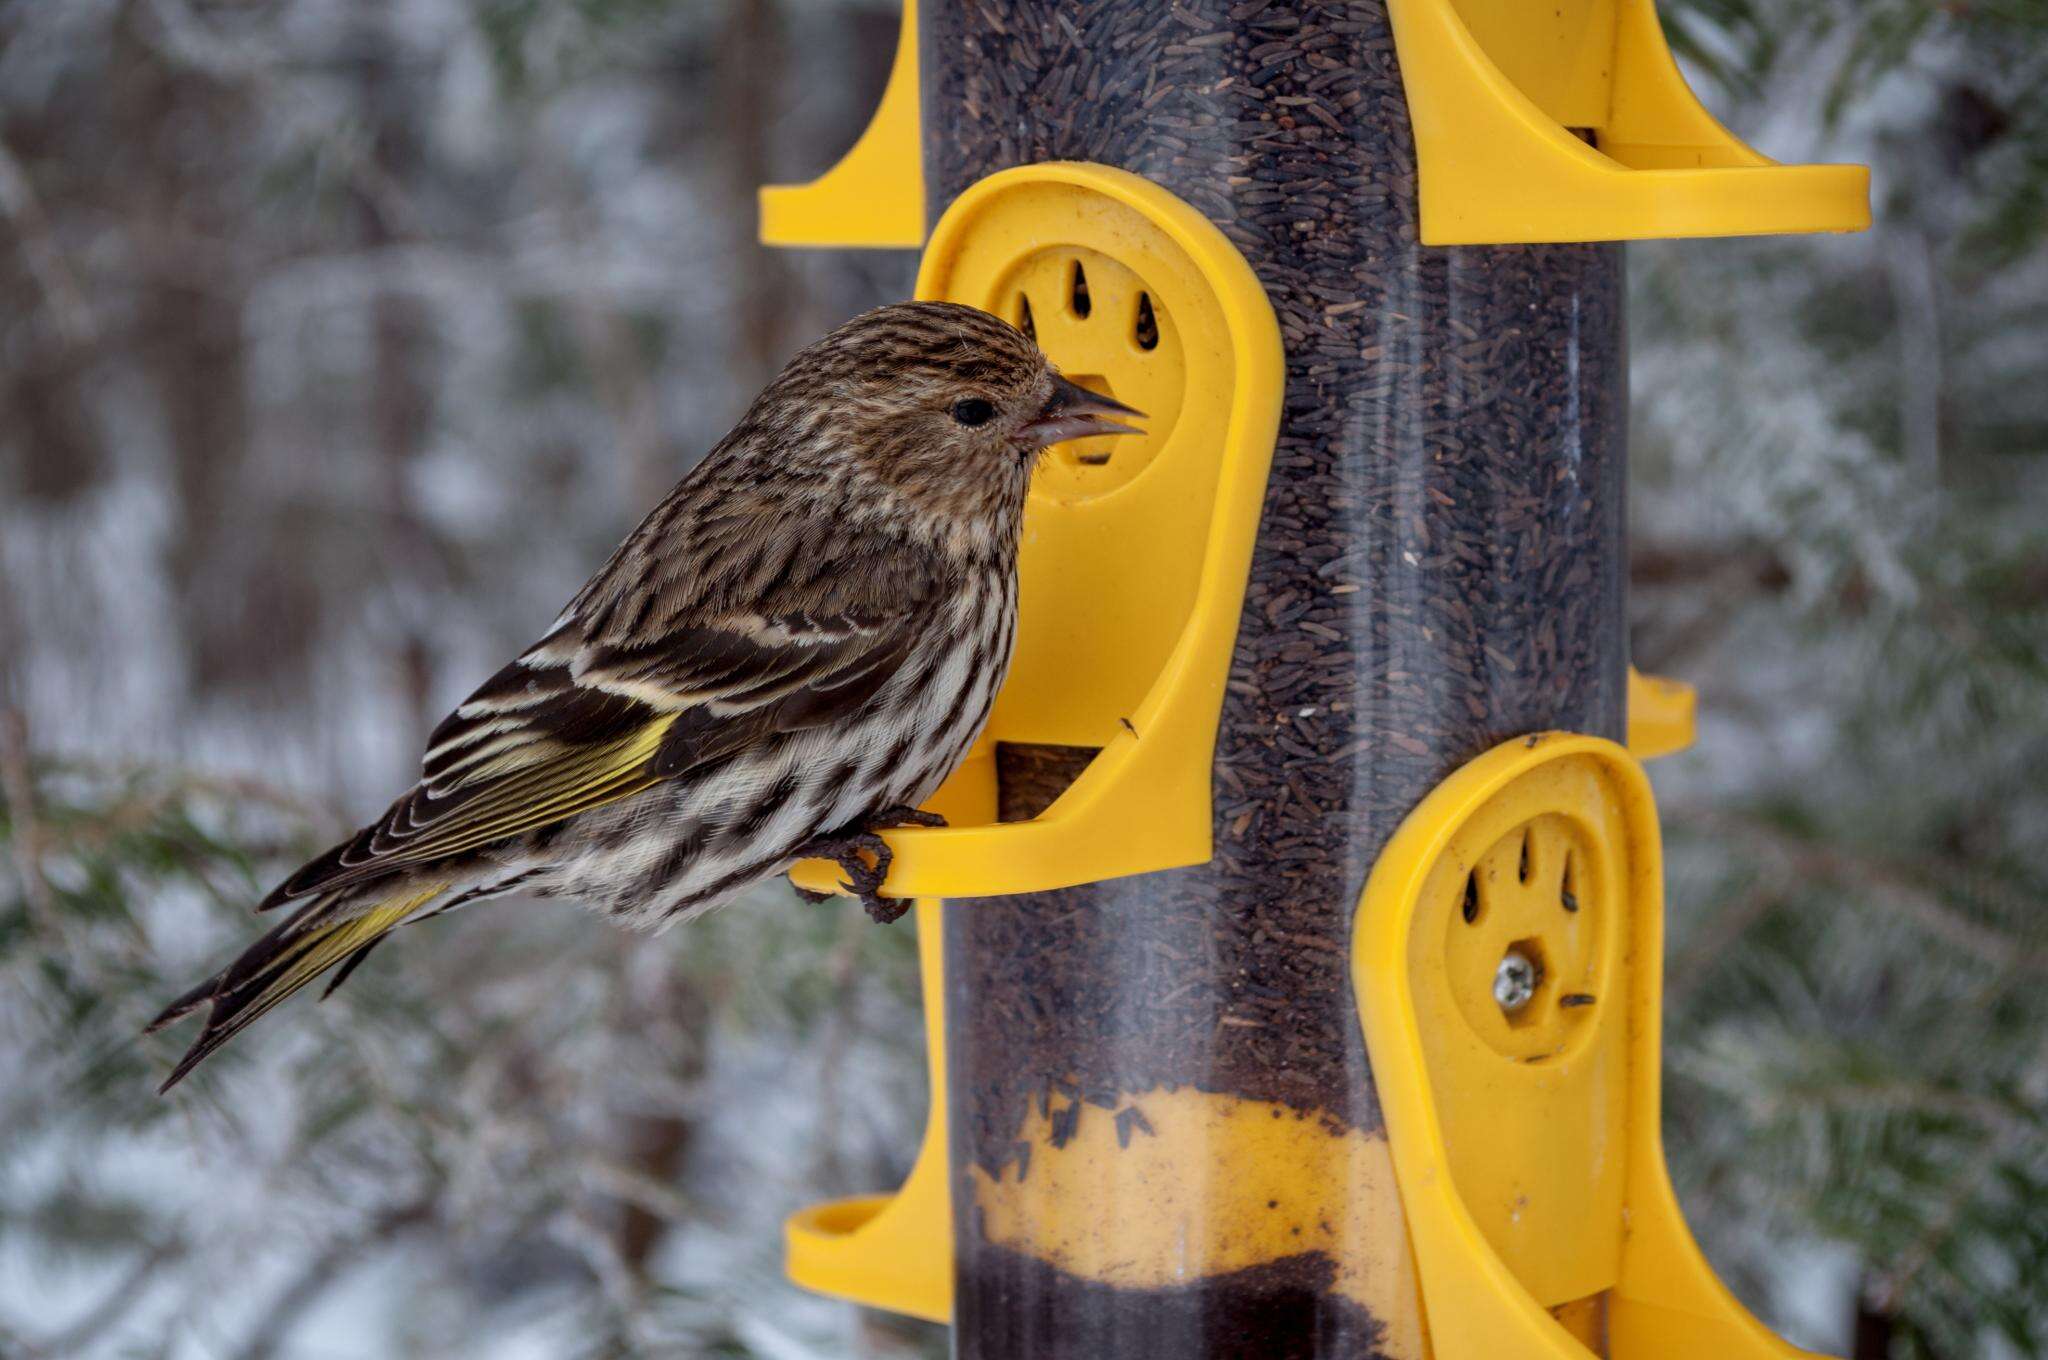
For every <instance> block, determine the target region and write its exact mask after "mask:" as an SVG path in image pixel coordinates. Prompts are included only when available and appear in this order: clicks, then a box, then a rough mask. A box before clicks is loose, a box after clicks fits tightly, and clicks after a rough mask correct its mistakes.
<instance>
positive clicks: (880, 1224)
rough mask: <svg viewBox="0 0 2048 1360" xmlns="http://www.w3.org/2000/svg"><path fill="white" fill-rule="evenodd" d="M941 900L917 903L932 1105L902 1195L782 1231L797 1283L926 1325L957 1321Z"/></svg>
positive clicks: (817, 1208) (822, 1207)
mask: <svg viewBox="0 0 2048 1360" xmlns="http://www.w3.org/2000/svg"><path fill="white" fill-rule="evenodd" d="M940 910H941V907H940V905H939V903H937V902H920V903H918V904H917V953H918V961H919V973H920V974H921V976H922V978H923V981H924V1038H925V1054H926V1059H925V1060H926V1063H927V1065H928V1066H929V1068H930V1071H931V1093H932V1097H931V1108H930V1110H929V1111H928V1112H927V1114H926V1115H925V1126H924V1141H923V1142H922V1143H921V1144H919V1145H918V1149H917V1161H916V1163H915V1164H914V1165H913V1166H912V1167H911V1169H910V1175H909V1177H908V1178H907V1179H906V1180H905V1181H904V1182H903V1188H902V1189H900V1190H898V1191H897V1192H896V1193H895V1194H893V1195H862V1196H859V1197H857V1198H854V1199H837V1200H831V1201H828V1202H827V1203H824V1204H814V1205H812V1206H811V1207H810V1208H808V1209H805V1210H803V1211H801V1212H799V1213H797V1214H794V1215H792V1216H791V1217H790V1218H789V1220H788V1221H787V1222H786V1223H785V1224H784V1225H783V1242H784V1245H785V1248H786V1254H785V1258H784V1260H785V1265H786V1267H787V1269H788V1271H789V1278H790V1279H792V1280H794V1281H795V1282H796V1283H798V1284H800V1285H802V1286H803V1287H804V1288H806V1289H814V1290H816V1291H817V1292H818V1293H820V1294H831V1295H834V1296H835V1297H838V1298H842V1299H852V1300H853V1301H854V1302H855V1303H864V1304H866V1305H867V1306H868V1307H870V1308H885V1309H887V1310H888V1311H890V1312H892V1313H907V1314H909V1315H910V1316H911V1317H919V1318H923V1319H925V1320H926V1321H927V1322H950V1321H952V1318H953V1195H952V1191H951V1189H950V1188H949V1187H948V1186H947V1183H946V1017H945V977H944V973H943V971H942V969H941V966H940V955H939V912H940Z"/></svg>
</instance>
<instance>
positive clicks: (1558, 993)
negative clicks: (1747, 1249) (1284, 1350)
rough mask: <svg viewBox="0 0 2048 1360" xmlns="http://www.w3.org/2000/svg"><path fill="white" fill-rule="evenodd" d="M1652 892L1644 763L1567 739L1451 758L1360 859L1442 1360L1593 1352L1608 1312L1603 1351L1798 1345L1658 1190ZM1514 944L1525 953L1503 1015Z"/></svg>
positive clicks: (1659, 915) (1379, 1031)
mask: <svg viewBox="0 0 2048 1360" xmlns="http://www.w3.org/2000/svg"><path fill="white" fill-rule="evenodd" d="M1663 891H1664V889H1663V864H1662V852H1661V850H1660V847H1659V843H1658V832H1657V814H1656V808H1655V805H1654V803H1653V801H1652V798H1651V794H1650V786H1649V781H1648V779H1647V778H1646V777H1645V776H1644V774H1643V770H1642V766H1641V765H1639V764H1638V763H1637V762H1636V761H1635V759H1634V758H1632V757H1631V756H1630V755H1629V754H1628V752H1627V751H1625V750H1623V749H1622V748H1621V747H1619V746H1617V745H1615V744H1614V743H1612V742H1608V741H1603V740H1600V739H1599V738H1595V737H1584V736H1573V735H1568V734H1563V733H1551V734H1546V735H1540V736H1534V737H1525V738H1521V739H1518V740H1515V741H1511V742H1509V743H1507V744H1505V745H1502V746H1499V747H1496V748H1495V749H1493V750H1492V751H1489V752H1487V753H1486V754H1485V755H1482V756H1480V757H1479V758H1478V759H1476V760H1474V761H1472V762H1471V763H1470V764H1468V765H1466V766H1465V767H1464V768H1462V769H1460V770H1459V771H1457V772H1456V773H1455V774H1453V775H1452V776H1451V777H1450V778H1449V779H1447V780H1445V781H1444V783H1443V784H1442V785H1440V786H1439V787H1438V788H1437V789H1436V790H1435V791H1434V792H1433V793H1431V794H1430V795H1429V797H1428V798H1426V799H1425V800H1424V801H1423V802H1422V804H1421V806H1419V807H1418V808H1416V810H1415V811H1414V812H1413V813H1412V814H1410V815H1409V817H1408V818H1407V820H1406V821H1404V822H1403V823H1402V825H1401V827H1400V829H1399V830H1398V831H1397V832H1396V833H1395V835H1394V837H1393V839H1392V840H1391V841H1390V842H1389V843H1388V845H1387V848H1386V851H1385V853H1383V854H1382V855H1381V856H1380V859H1379V862H1378V863H1377V864H1375V865H1374V867H1373V871H1372V875H1371V877H1370V878H1369V879H1368V881H1367V883H1366V888H1365V893H1364V896H1363V898H1362V899H1361V900H1360V903H1359V908H1358V919H1357V923H1356V928H1355V930H1354V932H1353V947H1352V968H1353V983H1354V986H1355V988H1356V992H1357V995H1358V997H1359V999H1360V1001H1359V1011H1360V1017H1361V1020H1362V1022H1363V1025H1364V1029H1365V1040H1366V1045H1367V1049H1368V1051H1369V1052H1370V1055H1371V1058H1372V1068H1373V1075H1374V1077H1375V1079H1376V1080H1377V1082H1378V1085H1379V1098H1380V1104H1381V1107H1382V1109H1383V1110H1384V1111H1385V1115H1386V1125H1387V1137H1388V1142H1389V1144H1390V1146H1391V1148H1392V1152H1393V1160H1394V1175H1395V1180H1396V1183H1397V1184H1398V1185H1399V1187H1400V1192H1401V1202H1402V1206H1403V1208H1404V1209H1405V1210H1406V1212H1407V1216H1408V1225H1409V1234H1410V1241H1411V1242H1412V1243H1413V1246H1414V1250H1415V1261H1416V1267H1417V1270H1418V1273H1419V1275H1420V1277H1421V1284H1422V1295H1423V1304H1424V1311H1425V1315H1426V1319H1427V1325H1428V1328H1429V1334H1430V1339H1431V1347H1432V1353H1433V1354H1434V1355H1435V1356H1436V1357H1437V1360H1498V1357H1501V1356H1515V1357H1517V1360H1587V1357H1589V1356H1591V1355H1593V1354H1595V1353H1596V1352H1595V1351H1594V1350H1593V1349H1590V1348H1589V1347H1588V1345H1587V1344H1586V1342H1585V1341H1584V1340H1582V1339H1581V1338H1582V1337H1583V1336H1585V1335H1588V1334H1591V1333H1597V1330H1598V1328H1597V1322H1596V1319H1597V1317H1598V1315H1599V1313H1600V1311H1601V1310H1602V1309H1603V1308H1604V1312H1605V1329H1606V1335H1607V1342H1608V1345H1607V1349H1606V1351H1605V1354H1606V1355H1608V1356H1611V1357H1613V1358H1614V1360H1643V1358H1647V1357H1655V1358H1656V1360H1765V1358H1766V1357H1769V1358H1770V1360H1782V1358H1783V1357H1789V1356H1797V1355H1801V1354H1804V1352H1801V1351H1799V1350H1797V1349H1795V1348H1793V1347H1791V1346H1789V1345H1787V1344H1786V1343H1785V1342H1783V1341H1781V1340H1779V1339H1778V1338H1777V1337H1775V1336H1773V1335H1771V1333H1769V1332H1768V1331H1766V1330H1765V1329H1764V1328H1763V1326H1762V1325H1761V1324H1759V1323H1758V1322H1757V1321H1756V1320H1755V1319H1754V1318H1752V1317H1750V1315H1749V1314H1748V1313H1746V1312H1745V1311H1744V1310H1743V1309H1742V1306H1741V1305H1740V1304H1739V1303H1737V1302H1736V1301H1735V1299H1734V1297H1733V1296H1732V1295H1730V1294H1729V1293H1728V1291H1727V1290H1726V1288H1724V1287H1723V1286H1722V1284H1721V1282H1720V1281H1719V1280H1718V1279H1717V1278H1716V1277H1715V1276H1714V1273H1713V1271H1712V1269H1711V1268H1710V1267H1709V1266H1708V1265H1707V1263H1706V1261H1705V1259H1704V1258H1703V1257H1702V1256H1701V1255H1700V1252H1699V1249H1698V1247H1697V1246H1696V1245H1695V1244H1694V1242H1693V1239H1692V1236H1691V1234H1690V1232H1689V1231H1688V1230H1687V1229H1686V1226H1685V1222H1684V1219H1683V1217H1682V1216H1681V1214H1680V1212H1679V1207H1678V1201H1677V1197H1676V1195H1675V1194H1674V1193H1673V1191H1672V1188H1671V1182H1670V1177H1669V1175H1668V1173H1667V1171H1666V1168H1665V1163H1664V1151H1663V1144H1662V1142H1661V1140H1660V1137H1659V1133H1658V1122H1657V1121H1658V1101H1659V1093H1658V1082H1659V1062H1660V1033H1661V1031H1660V1028H1659V1024H1660V1014H1659V1012H1660V1008H1661V1002H1662V975H1663ZM1510 951H1513V952H1515V953H1517V954H1519V955H1520V956H1521V957H1522V958H1523V959H1524V960H1525V961H1529V962H1531V963H1533V964H1534V965H1535V970H1534V977H1535V982H1534V985H1533V988H1532V989H1531V991H1530V993H1529V994H1528V996H1527V999H1526V1000H1515V1004H1514V1005H1512V1006H1509V1005H1504V1004H1503V1001H1502V1000H1501V995H1500V994H1499V993H1497V992H1496V989H1495V984H1496V979H1497V976H1498V972H1499V967H1500V963H1501V960H1502V959H1503V958H1505V957H1506V956H1507V955H1508V953H1509V952H1510ZM1508 995H1509V997H1510V999H1511V1000H1514V999H1516V998H1518V997H1519V996H1520V993H1517V992H1515V991H1513V989H1510V990H1509V992H1508ZM1568 1323H1569V1324H1570V1325H1569V1326H1568V1325H1567V1324H1568Z"/></svg>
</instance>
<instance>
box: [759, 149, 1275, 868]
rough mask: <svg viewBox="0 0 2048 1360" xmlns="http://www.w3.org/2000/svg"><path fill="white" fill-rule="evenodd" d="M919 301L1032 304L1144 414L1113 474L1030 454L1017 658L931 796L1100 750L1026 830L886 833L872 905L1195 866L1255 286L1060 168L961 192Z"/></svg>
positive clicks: (1200, 228) (1270, 335) (1248, 484)
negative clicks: (1038, 759)
mask: <svg viewBox="0 0 2048 1360" xmlns="http://www.w3.org/2000/svg"><path fill="white" fill-rule="evenodd" d="M1091 266H1092V267H1093V269H1094V272H1093V273H1088V272H1087V271H1088V270H1089V269H1090V268H1091ZM1076 268H1079V269H1081V270H1082V271H1083V273H1084V275H1085V277H1086V282H1085V288H1077V287H1076V281H1075V275H1074V270H1075V269H1076ZM917 295H918V296H919V297H920V298H938V299H945V300H948V301H953V302H963V303H968V304H971V305H973V306H976V307H980V308H982V309H984V310H986V311H990V312H994V313H996V314H998V315H1001V316H1005V317H1009V318H1011V319H1012V320H1019V321H1021V320H1022V318H1023V311H1024V306H1025V304H1026V303H1027V302H1028V303H1029V305H1030V309H1031V316H1032V325H1033V327H1034V329H1035V330H1036V331H1037V333H1038V336H1039V338H1040V340H1041V342H1042V343H1043V345H1044V346H1045V349H1046V352H1047V353H1048V354H1049V355H1050V356H1051V357H1052V359H1053V360H1054V362H1055V363H1057V364H1059V365H1060V366H1061V368H1062V370H1063V371H1065V372H1067V373H1069V374H1071V375H1074V376H1075V377H1076V378H1077V380H1080V381H1083V382H1088V383H1094V384H1098V385H1100V386H1101V387H1103V388H1106V389H1107V390H1109V391H1110V392H1112V393H1113V394H1115V395H1117V396H1119V397H1123V398H1125V399H1128V400H1130V401H1131V402H1132V403H1133V404H1135V405H1137V406H1139V407H1141V408H1142V409H1144V410H1146V411H1148V412H1150V413H1152V414H1151V418H1150V419H1149V420H1147V421H1146V422H1145V424H1146V427H1147V433H1146V434H1145V435H1144V436H1143V437H1142V438H1137V437H1129V436H1127V437H1124V438H1122V439H1119V440H1118V441H1116V443H1115V446H1114V449H1113V451H1112V452H1111V457H1110V461H1109V462H1107V463H1104V464H1099V465H1091V464H1088V463H1084V462H1081V461H1079V460H1077V459H1076V458H1075V457H1074V456H1073V454H1072V453H1071V451H1068V452H1062V451H1060V450H1055V451H1054V452H1053V454H1052V455H1050V456H1048V457H1047V458H1046V459H1045V460H1044V461H1043V462H1042V463H1041V464H1040V467H1039V471H1038V473H1037V475H1036V477H1035V478H1034V480H1033V483H1032V492H1031V497H1030V500H1029V502H1028V504H1027V506H1026V509H1025V515H1024V536H1023V543H1022V545H1021V548H1020V552H1019V558H1018V572H1019V585H1018V636H1017V651H1016V660H1015V662H1014V663H1013V665H1012V667H1011V671H1010V676H1009V679H1008V681H1007V682H1006V683H1005V684H1004V686H1003V690H1002V692H1001V694H1000V695H998V696H997V699H996V704H995V709H994V712H993V713H992V714H991V715H990V718H989V724H988V729H987V731H986V733H985V734H984V736H983V739H982V741H981V743H980V744H979V746H978V748H977V749H976V750H975V751H974V752H972V753H970V755H969V758H968V760H967V762H966V763H965V764H964V765H963V766H962V768H961V769H960V770H959V771H958V772H957V773H956V774H955V775H954V776H953V779H952V780H950V781H948V784H947V787H946V789H943V790H941V798H942V799H943V798H945V797H948V796H959V794H960V792H961V791H962V790H964V789H967V788H972V789H974V790H976V793H975V797H976V798H978V799H981V800H982V801H984V802H986V801H988V799H989V797H990V796H991V795H990V794H989V790H992V788H993V781H994V770H993V749H994V748H993V744H994V743H996V742H1005V741H1007V742H1031V743H1051V744H1055V745H1065V746H1081V747H1092V748H1099V750H1100V754H1098V755H1097V756H1096V757H1095V759H1094V760H1093V761H1092V762H1091V763H1090V764H1089V765H1088V767H1087V769H1086V770H1084V771H1083V772H1082V774H1081V776H1080V777H1079V778H1078V779H1077V780H1075V782H1074V783H1073V784H1072V785H1071V786H1070V787H1069V788H1068V789H1067V790H1066V792H1065V793H1063V794H1062V795H1061V796H1060V798H1059V799H1058V801H1056V802H1055V803H1054V804H1053V805H1052V806H1051V807H1050V808H1048V809H1046V811H1045V812H1044V813H1042V814H1041V815H1039V816H1038V817H1037V818H1035V819H1033V820H1031V821H1028V822H1018V823H1012V824H1007V825H987V824H984V825H964V824H958V823H957V822H956V824H955V825H953V826H950V827H946V828H942V829H937V830H904V831H895V832H890V833H889V834H888V836H887V839H888V841H889V844H890V847H891V849H892V850H893V851H894V854H895V860H894V864H893V866H892V867H891V869H890V873H889V878H888V881H887V882H886V883H885V884H884V885H883V887H882V892H883V893H884V894H885V895H887V896H890V897H981V896H995V895H1000V894H1006V893H1022V892H1043V891H1047V890H1049V889H1052V888H1062V887H1067V886H1069V885H1071V884H1075V883H1092V882H1097V881H1100V880H1102V879H1108V878H1118V877H1122V876H1123V875H1126V874H1137V873H1147V872H1150V871H1152V870H1156V869H1170V868H1177V867H1179V866H1182V865H1187V864H1200V863H1203V862H1205V861H1206V860H1207V859H1208V858H1209V855H1210V847H1211V835H1212V828H1211V816H1210V812H1211V809H1210V776H1211V771H1210V757H1211V755H1212V754H1213V751H1214V748H1215V743H1216V721H1217V716H1218V714H1219V712H1220V711H1221V708H1222V703H1223V687H1224V682H1225V680H1226V678H1227V677H1228V674H1229V670H1230V654H1231V650H1232V648H1233V647H1234V646H1235V644H1236V640H1237V622H1238V615H1239V612H1240V611H1241V610H1242V608H1243V605H1244V592H1245V579H1246V574H1247V573H1248V572H1249V570H1250V566H1251V555H1252V544H1253V540H1254V539H1255V538H1256V536H1257V533H1258V524H1259V511H1260V507H1261V506H1262V504H1263V502H1264V499H1265V490H1266V476H1267V473H1268V471H1269V470H1270V468H1271V466H1272V459H1273V440H1274V436H1275V433H1276V432H1277V430H1278V429H1279V423H1280V397H1281V389H1282V385H1283V382H1284V379H1285V363H1284V358H1283V355H1282V351H1281V345H1280V327H1279V323H1278V322H1277V321H1276V320H1275V319H1274V316H1273V309H1272V305H1271V304H1270V303H1269V302H1268V301H1267V300H1266V293H1265V290H1264V289H1263V288H1261V287H1260V286H1259V281H1258V279H1257V277H1256V276H1254V275H1253V273H1252V270H1251V266H1250V265H1248V264H1246V263H1245V260H1244V257H1243V256H1242V255H1240V254H1239V253H1238V252H1237V249H1236V247H1234V246H1232V245H1231V244H1230V242H1229V241H1228V240H1227V239H1225V237H1224V236H1223V233H1222V232H1220V231H1218V230H1217V229H1216V227H1215V226H1214V225H1213V224H1211V223H1210V222H1209V220H1208V219H1207V218H1205V217H1203V216H1202V215H1201V214H1200V213H1199V212H1197V211H1195V210H1194V209H1193V208H1191V207H1189V206H1188V205H1187V204H1185V203H1183V202H1181V200H1179V199H1178V198H1175V197H1174V196H1173V195H1172V194H1169V193H1167V192H1166V191H1165V190H1163V189H1161V188H1159V187H1158V186H1157V185H1155V184H1152V183H1150V182H1149V181H1147V180H1144V179H1142V178H1140V177H1138V176H1136V175H1132V174H1129V173H1127V172H1125V171H1122V170H1113V169H1110V168H1108V167H1106V166H1099V165H1081V164H1073V163H1064V162H1051V163H1047V164H1042V165H1027V166H1019V167H1017V168H1016V169H1013V170H1005V171H1002V172H1001V173H999V174H995V175H991V176H989V177H988V178H987V179H984V180H982V181H981V182H980V183H978V184H976V185H974V186H973V187H972V188H970V189H968V190H967V191H966V192H965V193H963V194H961V195H960V197H959V198H958V199H956V200H955V201H954V203H953V206H952V207H951V208H949V209H948V210H947V212H946V215H945V216H944V217H943V218H942V219H941V220H940V222H939V224H938V226H937V227H936V228H935V229H934V230H933V233H932V240H931V244H930V246H929V247H928V248H927V250H926V252H925V257H924V265H923V269H922V271H921V272H920V274H919V277H918V286H917ZM1147 315H1149V317H1150V321H1149V323H1145V324H1141V318H1142V317H1145V316H1147ZM942 810H943V809H942ZM987 820H992V818H991V819H987ZM791 876H792V877H793V878H794V879H795V880H796V882H797V883H798V884H799V885H800V886H802V887H806V888H812V889H815V890H821V891H829V890H832V889H834V888H836V887H838V886H839V882H840V880H839V875H838V871H837V870H836V869H835V868H833V867H832V866H831V865H830V864H828V863H826V862H824V861H820V860H806V861H804V862H803V863H801V864H799V865H798V866H797V867H796V869H795V870H793V871H792V874H791Z"/></svg>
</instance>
